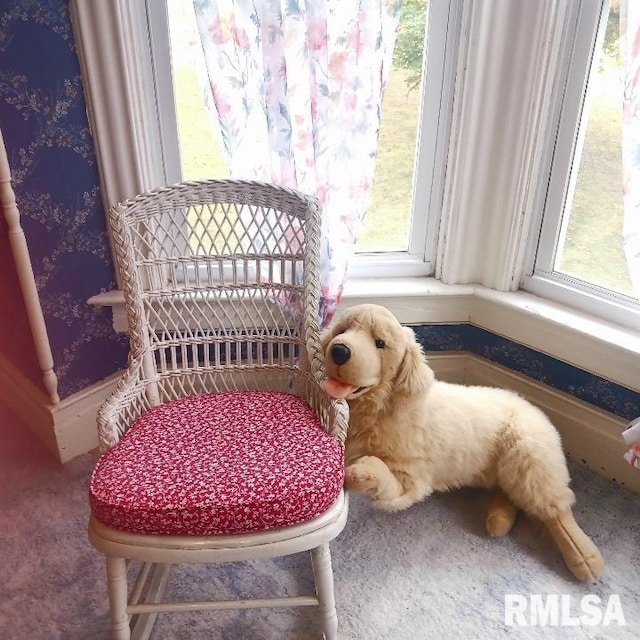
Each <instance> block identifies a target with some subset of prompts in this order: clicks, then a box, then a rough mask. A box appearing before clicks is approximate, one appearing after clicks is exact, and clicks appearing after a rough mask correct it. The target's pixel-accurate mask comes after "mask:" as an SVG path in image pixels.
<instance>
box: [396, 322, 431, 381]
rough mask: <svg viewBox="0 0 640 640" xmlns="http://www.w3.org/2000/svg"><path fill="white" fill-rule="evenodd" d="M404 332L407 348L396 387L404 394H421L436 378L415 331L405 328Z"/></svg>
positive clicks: (399, 369)
mask: <svg viewBox="0 0 640 640" xmlns="http://www.w3.org/2000/svg"><path fill="white" fill-rule="evenodd" d="M403 331H404V332H405V334H406V343H407V346H406V350H405V353H404V357H403V359H402V362H401V363H400V367H399V368H398V373H397V375H396V379H395V383H396V387H397V389H398V390H399V391H401V392H404V393H421V392H423V391H426V390H427V389H428V388H429V387H430V386H431V385H432V384H433V381H434V379H435V377H434V375H433V371H432V370H431V367H430V366H429V365H428V364H427V360H426V358H425V355H424V351H423V350H422V347H421V346H420V345H419V344H418V343H417V342H416V337H415V334H414V333H413V330H412V329H410V328H409V327H403Z"/></svg>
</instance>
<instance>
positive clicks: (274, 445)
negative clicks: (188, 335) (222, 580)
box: [90, 391, 344, 536]
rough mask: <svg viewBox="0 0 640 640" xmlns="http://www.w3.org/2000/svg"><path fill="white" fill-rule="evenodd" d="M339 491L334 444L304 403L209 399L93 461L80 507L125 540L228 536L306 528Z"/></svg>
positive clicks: (148, 418) (176, 410) (153, 418)
mask: <svg viewBox="0 0 640 640" xmlns="http://www.w3.org/2000/svg"><path fill="white" fill-rule="evenodd" d="M343 482H344V447H343V444H342V443H341V442H340V441H339V440H338V439H337V438H334V437H333V436H331V435H329V434H328V433H326V432H325V431H323V429H322V425H321V424H320V421H319V420H318V418H317V416H316V415H315V413H314V412H313V410H312V409H311V407H310V406H309V405H308V404H307V403H306V402H304V401H303V400H301V399H300V398H298V397H296V396H293V395H291V394H287V393H282V392H270V391H245V392H237V391H236V392H225V393H210V394H205V395H200V396H190V397H187V398H181V399H179V400H174V401H172V402H169V403H167V404H164V405H161V406H159V407H155V408H153V409H151V410H150V411H148V412H147V413H146V414H144V415H143V416H141V417H140V418H139V419H138V420H136V421H135V422H134V424H133V425H132V426H131V428H130V429H129V431H127V433H126V434H125V435H124V436H123V438H122V439H121V440H120V442H119V443H118V444H117V445H116V446H115V447H114V448H113V449H110V450H109V451H107V452H106V453H104V454H103V455H102V456H101V457H100V459H99V460H98V463H97V465H96V468H95V470H94V472H93V475H92V478H91V482H90V503H91V510H92V513H93V515H94V516H95V517H96V518H97V520H99V521H100V522H102V523H103V524H105V525H107V526H109V527H112V528H115V529H120V530H123V531H130V532H132V533H143V534H156V535H192V536H205V535H221V534H236V533H248V532H251V531H264V530H267V529H272V528H276V527H284V526H290V525H295V524H300V523H302V522H307V521H309V520H311V519H313V518H315V517H316V516H318V515H320V514H322V513H324V512H325V511H326V510H327V509H328V508H329V507H330V506H331V505H332V504H333V503H334V502H335V500H336V499H337V498H338V496H339V495H340V492H341V490H342V484H343Z"/></svg>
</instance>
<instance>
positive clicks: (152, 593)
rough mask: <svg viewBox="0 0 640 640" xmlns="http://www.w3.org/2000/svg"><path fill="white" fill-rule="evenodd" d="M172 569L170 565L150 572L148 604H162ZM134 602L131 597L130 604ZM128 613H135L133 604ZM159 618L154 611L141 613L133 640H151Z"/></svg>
mask: <svg viewBox="0 0 640 640" xmlns="http://www.w3.org/2000/svg"><path fill="white" fill-rule="evenodd" d="M170 569H171V565H168V564H161V565H152V566H151V570H150V572H149V575H150V581H149V582H150V583H149V592H148V594H147V601H148V602H153V603H159V602H161V600H162V597H163V595H164V592H165V591H166V588H167V584H168V583H169V573H170ZM132 601H133V597H132V596H130V597H129V602H132ZM127 612H128V613H130V614H133V613H135V612H134V611H133V607H132V605H131V604H130V605H129V606H128V607H127ZM157 618H158V612H153V611H148V612H141V613H140V614H139V615H137V616H136V619H135V621H134V622H133V625H132V629H131V640H149V638H150V637H151V632H152V631H153V625H154V624H155V621H156V619H157Z"/></svg>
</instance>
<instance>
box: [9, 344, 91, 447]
mask: <svg viewBox="0 0 640 640" xmlns="http://www.w3.org/2000/svg"><path fill="white" fill-rule="evenodd" d="M0 389H1V390H2V399H3V401H4V403H5V404H6V405H7V406H8V407H9V409H11V411H12V412H13V413H14V414H15V415H16V416H18V417H19V418H20V420H21V422H22V424H24V425H25V427H27V428H28V429H29V430H30V431H32V432H33V433H34V435H35V436H36V437H37V438H38V440H40V441H41V442H42V444H43V445H44V446H45V447H46V448H47V449H48V450H49V451H50V452H51V454H52V455H53V456H55V457H56V458H57V459H60V451H59V449H58V442H57V439H56V433H55V427H54V422H53V416H52V414H51V407H52V405H50V404H49V399H48V398H47V396H46V394H45V393H44V391H43V390H42V389H40V388H39V387H36V385H35V384H34V383H33V382H32V381H31V380H29V378H27V377H26V376H25V375H24V373H22V371H20V370H19V369H18V368H17V367H16V366H15V365H14V364H13V363H12V362H10V361H9V360H7V359H6V358H5V357H4V356H3V355H2V354H0ZM96 409H97V407H94V411H95V410H96ZM94 424H95V422H94ZM94 431H95V429H94ZM77 436H78V438H79V439H82V438H84V434H83V433H79V434H77ZM94 438H95V436H94Z"/></svg>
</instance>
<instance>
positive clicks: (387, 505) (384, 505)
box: [371, 494, 415, 513]
mask: <svg viewBox="0 0 640 640" xmlns="http://www.w3.org/2000/svg"><path fill="white" fill-rule="evenodd" d="M414 502H415V500H414V499H413V497H410V496H408V495H407V494H404V495H401V496H398V497H397V498H393V499H391V500H373V501H372V502H371V504H372V505H373V507H374V508H375V509H379V510H380V511H386V512H387V513H394V512H395V511H402V510H404V509H407V508H408V507H410V506H411V505H412V504H413V503H414Z"/></svg>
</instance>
